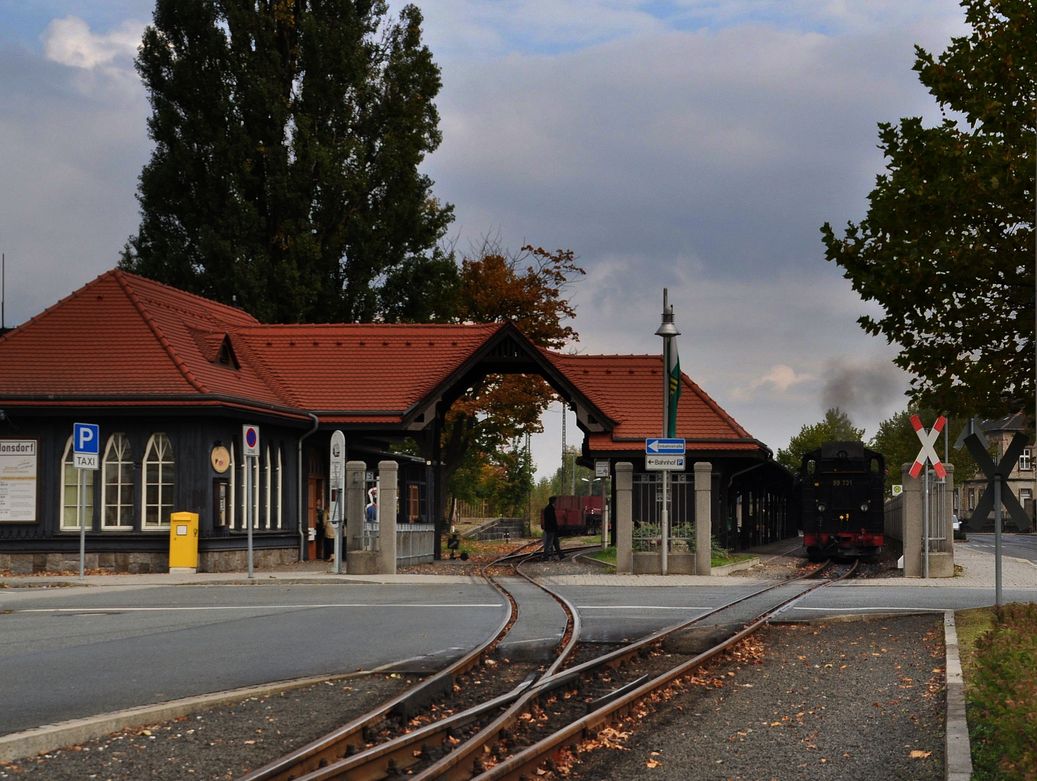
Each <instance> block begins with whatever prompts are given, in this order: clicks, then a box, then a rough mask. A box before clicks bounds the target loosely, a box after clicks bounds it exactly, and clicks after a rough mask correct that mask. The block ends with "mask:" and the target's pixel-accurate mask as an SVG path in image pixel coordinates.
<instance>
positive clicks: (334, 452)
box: [329, 429, 346, 491]
mask: <svg viewBox="0 0 1037 781" xmlns="http://www.w3.org/2000/svg"><path fill="white" fill-rule="evenodd" d="M329 464H330V465H331V468H330V470H329V471H330V472H331V475H330V477H331V490H332V491H337V490H338V489H339V488H341V487H342V486H344V485H345V484H346V435H345V434H343V433H342V431H341V430H340V429H336V430H335V431H333V432H332V433H331V458H330V459H329Z"/></svg>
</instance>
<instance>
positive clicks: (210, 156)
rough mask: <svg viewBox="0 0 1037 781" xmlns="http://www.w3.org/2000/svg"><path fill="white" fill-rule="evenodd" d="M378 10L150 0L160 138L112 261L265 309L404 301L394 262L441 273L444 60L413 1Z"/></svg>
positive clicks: (335, 1)
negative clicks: (435, 165)
mask: <svg viewBox="0 0 1037 781" xmlns="http://www.w3.org/2000/svg"><path fill="white" fill-rule="evenodd" d="M387 13H388V11H387V6H386V3H385V2H382V1H381V0H157V1H156V6H155V14H154V22H153V24H152V25H151V26H150V27H148V28H147V30H146V31H145V33H144V40H143V43H142V46H141V48H140V52H139V55H138V59H137V70H138V72H139V73H140V75H141V78H142V79H143V81H144V84H145V87H146V89H147V91H148V94H149V97H150V100H151V106H152V114H151V117H150V119H149V121H148V131H149V135H150V136H151V138H152V140H153V141H154V143H155V147H154V151H153V153H152V157H151V160H150V162H148V164H147V165H146V166H145V167H144V169H143V171H142V173H141V176H140V182H139V189H138V196H137V197H138V200H139V202H140V207H141V224H140V228H139V231H138V233H137V235H136V236H133V237H131V238H130V241H129V243H128V244H127V247H126V250H125V252H124V256H123V260H122V266H123V267H124V268H127V269H129V270H131V271H135V272H137V273H140V274H143V275H145V276H148V277H151V278H154V279H157V280H160V281H162V282H166V283H169V284H172V285H175V286H177V287H180V288H183V289H186V290H190V291H193V292H196V293H199V294H201V295H204V296H206V297H209V298H213V299H216V300H219V301H224V302H228V303H229V302H237V304H238V305H240V306H242V307H244V308H245V309H247V310H248V311H249V312H251V313H252V314H253V315H255V316H256V317H257V318H259V319H260V320H262V321H266V322H328V321H336V322H348V321H357V320H372V319H375V318H377V317H379V316H381V315H382V313H383V311H385V310H386V309H392V308H394V307H395V308H396V309H397V310H398V309H400V308H401V307H403V306H404V305H403V304H402V303H401V302H400V301H398V300H396V298H395V297H396V296H397V295H398V291H399V290H400V288H401V286H400V285H399V284H397V285H396V286H395V288H394V290H393V296H394V298H393V300H386V298H385V297H384V296H383V293H382V287H383V286H384V283H385V282H386V281H387V280H388V281H391V280H393V279H395V278H397V277H398V275H399V274H400V273H404V274H405V275H406V276H407V278H408V279H409V280H412V281H413V280H417V281H418V282H419V283H421V282H425V283H427V285H428V286H431V287H435V286H437V285H440V284H442V270H443V268H445V267H448V266H451V265H452V263H449V262H446V263H445V262H444V258H443V256H442V254H441V253H440V252H439V250H438V249H437V248H436V247H437V243H438V242H439V240H440V239H441V238H442V237H443V235H444V233H445V231H446V228H447V226H448V225H449V223H450V221H451V219H452V207H451V206H449V205H445V204H441V203H440V202H438V201H437V200H436V199H435V198H434V197H433V195H432V193H431V188H432V182H431V180H430V179H429V178H428V177H427V176H425V175H423V174H422V173H420V171H419V166H420V164H421V163H422V161H423V160H424V158H425V156H426V155H427V154H428V153H430V152H431V151H433V150H434V149H436V147H437V146H438V145H439V143H440V138H441V137H440V133H439V130H438V122H439V117H438V113H437V111H436V107H435V105H434V99H435V97H436V95H437V94H438V92H439V89H440V85H441V82H440V75H439V69H438V67H437V66H436V64H435V63H434V62H433V59H432V55H431V53H430V52H429V50H428V49H427V48H426V47H425V46H424V44H423V43H422V39H421V21H422V18H421V14H420V12H419V11H418V9H417V8H416V7H414V6H412V5H409V6H406V7H405V8H403V10H402V11H401V12H400V15H399V17H398V19H396V20H390V19H388V18H387ZM426 264H427V265H430V266H432V267H433V269H434V270H433V271H432V272H429V273H423V272H422V271H421V269H422V268H423V267H424V266H425V265H426ZM401 270H402V272H401ZM447 271H449V268H447ZM405 290H406V293H407V295H410V296H413V297H414V298H415V299H419V298H420V297H421V296H423V295H424V294H425V293H426V292H427V291H425V290H424V289H422V287H421V285H420V284H419V285H417V286H415V285H414V284H410V285H407V286H406V288H405ZM404 308H405V307H404Z"/></svg>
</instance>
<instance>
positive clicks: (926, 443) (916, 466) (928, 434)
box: [908, 415, 947, 480]
mask: <svg viewBox="0 0 1037 781" xmlns="http://www.w3.org/2000/svg"><path fill="white" fill-rule="evenodd" d="M911 425H912V426H913V427H914V429H915V433H916V434H917V435H918V439H919V441H921V443H922V449H921V450H919V451H918V455H917V456H915V462H914V463H913V464H911V469H910V470H908V473H909V474H910V475H911V477H918V475H919V474H920V473H921V471H922V467H924V466H925V462H926V461H928V462H930V463H931V464H932V465H933V471H935V472H936V476H937V477H939V478H940V479H941V480H942V479H944V478H945V477H947V470H946V469H945V468H944V466H943V464H942V463H941V462H940V457H939V456H938V455H937V454H936V450H935V449H934V448H933V443H934V442H936V440H937V438H938V437H939V436H940V432H941V431H943V427H944V426H946V425H947V418H945V417H944V416H943V415H940V417H938V418H937V419H936V423H934V424H933V428H932V431H926V430H925V426H923V425H922V419H921V418H920V417H918V416H917V415H912V416H911Z"/></svg>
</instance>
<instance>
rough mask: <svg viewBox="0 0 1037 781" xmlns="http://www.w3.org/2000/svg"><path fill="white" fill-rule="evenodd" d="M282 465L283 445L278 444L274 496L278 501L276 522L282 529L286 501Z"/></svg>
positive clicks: (275, 513)
mask: <svg viewBox="0 0 1037 781" xmlns="http://www.w3.org/2000/svg"><path fill="white" fill-rule="evenodd" d="M281 466H282V460H281V446H280V445H278V446H277V463H276V464H275V465H274V470H275V472H274V474H275V478H274V485H275V486H276V487H275V489H274V496H275V498H276V501H277V509H276V511H275V512H274V519H275V523H276V525H277V528H278V529H281V528H283V527H284V510H283V509H282V507H283V502H284V482H283V481H282V479H281V475H282V473H283V472H282V469H281Z"/></svg>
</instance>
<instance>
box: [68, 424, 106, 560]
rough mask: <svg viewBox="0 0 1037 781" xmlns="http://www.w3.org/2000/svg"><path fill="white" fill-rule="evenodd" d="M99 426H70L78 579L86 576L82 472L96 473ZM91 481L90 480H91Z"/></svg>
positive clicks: (84, 505) (99, 436)
mask: <svg viewBox="0 0 1037 781" xmlns="http://www.w3.org/2000/svg"><path fill="white" fill-rule="evenodd" d="M100 443H101V431H100V426H98V425H97V424H96V423H73V424H72V463H73V464H74V465H75V467H76V471H77V473H78V477H77V482H78V484H79V577H80V578H83V577H85V576H86V517H85V516H86V502H85V500H84V498H83V493H84V489H83V483H84V481H83V472H84V471H85V470H90V471H97V467H98V463H99V461H100ZM91 479H92V478H91Z"/></svg>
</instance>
